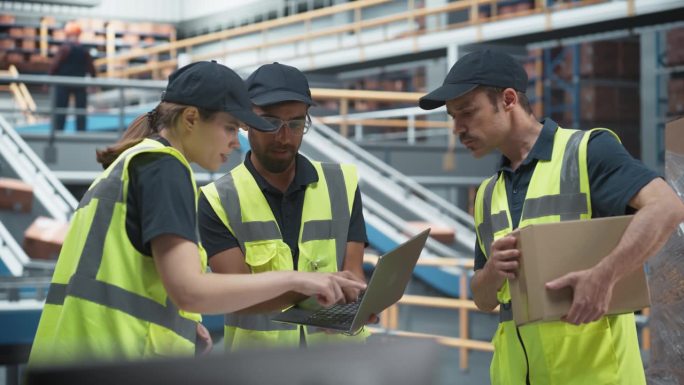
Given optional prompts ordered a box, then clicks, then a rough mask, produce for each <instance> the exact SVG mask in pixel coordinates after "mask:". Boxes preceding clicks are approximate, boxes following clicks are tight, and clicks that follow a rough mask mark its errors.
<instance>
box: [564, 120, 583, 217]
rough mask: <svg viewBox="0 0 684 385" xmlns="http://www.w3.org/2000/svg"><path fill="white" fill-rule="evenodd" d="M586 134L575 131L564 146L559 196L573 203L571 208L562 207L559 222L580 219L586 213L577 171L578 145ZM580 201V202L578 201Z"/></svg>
mask: <svg viewBox="0 0 684 385" xmlns="http://www.w3.org/2000/svg"><path fill="white" fill-rule="evenodd" d="M585 133H586V132H584V131H577V132H575V133H573V134H572V135H571V136H570V139H568V143H567V145H566V146H565V154H563V168H562V169H561V180H560V194H561V195H562V196H563V198H564V199H568V200H570V201H573V202H574V203H575V206H573V207H567V206H565V207H563V208H564V210H562V211H561V212H560V213H559V214H560V216H561V221H570V220H574V219H580V216H581V215H582V214H586V213H587V212H588V209H587V196H586V194H583V193H581V191H582V190H581V187H580V169H579V145H580V142H581V141H582V137H583V136H584V134H585ZM569 195H580V197H570V196H569ZM580 199H581V201H579V200H580Z"/></svg>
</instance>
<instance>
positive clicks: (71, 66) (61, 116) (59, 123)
mask: <svg viewBox="0 0 684 385" xmlns="http://www.w3.org/2000/svg"><path fill="white" fill-rule="evenodd" d="M64 33H65V35H66V40H65V42H64V44H62V45H61V47H60V48H59V51H57V54H56V55H55V57H54V60H53V61H52V64H51V65H50V70H49V74H50V75H57V76H78V77H83V76H86V75H90V76H92V77H95V67H94V66H93V58H92V57H91V56H90V54H89V53H88V50H87V49H86V47H84V46H83V45H81V43H80V42H79V36H80V35H81V27H80V26H79V25H78V24H77V23H76V22H69V23H67V24H66V25H65V26H64ZM71 96H73V97H74V99H75V101H76V108H77V109H78V110H85V108H86V107H87V105H88V93H87V90H86V87H83V86H71V85H58V86H55V89H54V93H53V106H54V108H57V109H66V108H67V107H69V97H71ZM65 119H66V114H65V113H63V112H62V113H54V114H53V118H52V128H53V130H56V131H64V121H65ZM85 129H86V115H84V114H78V115H76V131H85Z"/></svg>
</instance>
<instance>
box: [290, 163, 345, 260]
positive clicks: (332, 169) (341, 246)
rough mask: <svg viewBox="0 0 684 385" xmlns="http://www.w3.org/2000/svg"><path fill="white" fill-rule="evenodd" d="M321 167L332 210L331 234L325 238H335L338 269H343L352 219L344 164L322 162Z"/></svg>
mask: <svg viewBox="0 0 684 385" xmlns="http://www.w3.org/2000/svg"><path fill="white" fill-rule="evenodd" d="M321 167H322V168H323V175H324V176H325V181H326V184H327V185H328V196H329V197H330V210H331V212H332V224H331V230H332V231H331V236H329V237H327V238H323V239H335V253H336V257H337V269H338V270H342V265H343V264H344V255H345V253H346V251H347V236H348V233H349V221H350V220H351V215H350V212H349V197H348V196H347V188H346V187H345V183H344V173H343V172H342V166H341V165H339V164H335V163H322V164H321ZM302 241H303V240H302Z"/></svg>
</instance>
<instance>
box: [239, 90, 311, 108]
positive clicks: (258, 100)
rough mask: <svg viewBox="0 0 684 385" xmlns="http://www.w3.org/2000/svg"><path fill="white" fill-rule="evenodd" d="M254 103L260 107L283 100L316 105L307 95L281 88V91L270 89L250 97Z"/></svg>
mask: <svg viewBox="0 0 684 385" xmlns="http://www.w3.org/2000/svg"><path fill="white" fill-rule="evenodd" d="M250 99H251V100H252V103H254V104H256V105H257V106H259V107H263V106H270V105H271V104H276V103H282V102H302V103H306V104H308V105H310V106H315V105H316V103H314V101H313V100H311V98H310V97H308V96H306V95H302V94H299V93H297V92H292V91H287V90H281V91H270V92H266V93H264V94H262V95H258V96H255V97H250Z"/></svg>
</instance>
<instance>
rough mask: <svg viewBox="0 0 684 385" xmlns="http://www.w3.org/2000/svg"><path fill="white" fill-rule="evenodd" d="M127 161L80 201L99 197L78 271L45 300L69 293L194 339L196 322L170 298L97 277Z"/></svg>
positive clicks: (58, 299)
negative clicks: (164, 300) (182, 313)
mask: <svg viewBox="0 0 684 385" xmlns="http://www.w3.org/2000/svg"><path fill="white" fill-rule="evenodd" d="M150 148H152V147H141V148H139V149H137V150H136V151H135V152H133V153H130V154H128V155H127V156H130V155H132V154H135V153H138V152H141V151H144V150H148V149H150ZM124 164H125V162H124V161H120V162H118V163H117V164H116V165H115V166H114V169H112V171H111V172H110V173H109V175H108V176H107V177H106V178H104V179H102V180H101V181H100V182H98V183H97V184H96V185H95V186H93V187H92V188H91V189H90V190H89V194H87V197H84V200H83V201H85V204H84V203H83V202H82V203H81V204H80V205H79V208H80V207H84V206H86V205H87V204H88V203H89V202H90V201H91V200H92V199H97V200H98V204H97V208H96V209H95V215H94V217H93V221H92V224H91V225H90V229H89V231H88V236H87V237H86V240H85V244H84V246H83V251H82V253H81V258H80V259H79V262H78V266H77V267H76V272H75V273H74V275H73V276H72V277H71V279H70V281H69V284H68V285H65V284H57V283H53V284H51V285H50V291H49V292H48V296H47V299H46V302H47V303H49V304H53V305H62V304H63V303H64V299H65V298H66V296H67V295H71V296H74V297H78V298H82V299H85V300H88V301H91V302H93V303H96V304H98V305H102V306H105V307H108V308H112V309H117V310H120V311H122V312H124V313H126V314H128V315H130V316H132V317H135V318H137V319H140V320H142V321H146V322H151V323H154V324H157V325H160V326H163V327H166V328H168V329H170V330H172V331H174V332H175V333H176V334H178V335H179V336H181V337H183V338H186V339H188V340H189V341H191V342H192V343H195V333H196V329H195V328H196V323H195V322H194V321H192V320H189V319H187V318H184V317H181V316H180V314H178V309H177V308H176V307H175V306H174V305H173V304H172V303H171V302H170V301H168V300H167V304H166V306H163V305H160V304H159V303H157V302H155V301H154V300H152V299H150V298H146V297H143V296H141V295H139V294H137V293H133V292H129V291H127V290H124V289H122V288H120V287H118V286H115V285H112V284H109V283H106V282H101V281H98V280H97V279H96V277H97V272H98V271H99V269H100V264H101V263H102V256H103V254H104V241H105V238H106V236H107V233H108V231H109V228H110V225H111V221H112V217H113V216H114V208H115V206H116V203H117V202H123V182H122V180H121V177H122V175H123V170H124ZM117 178H118V179H117ZM115 181H116V182H117V183H115Z"/></svg>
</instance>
